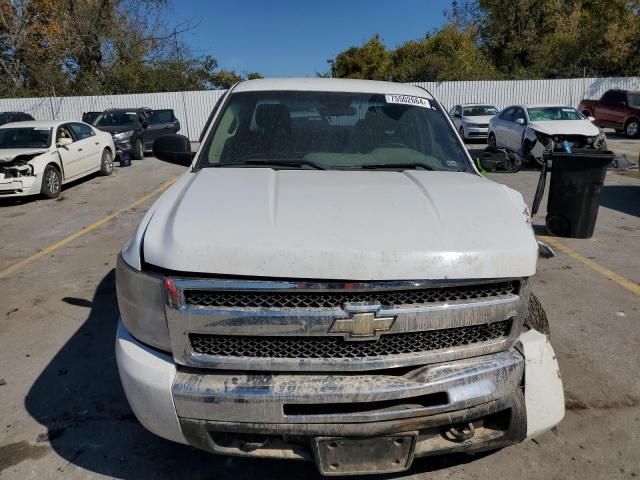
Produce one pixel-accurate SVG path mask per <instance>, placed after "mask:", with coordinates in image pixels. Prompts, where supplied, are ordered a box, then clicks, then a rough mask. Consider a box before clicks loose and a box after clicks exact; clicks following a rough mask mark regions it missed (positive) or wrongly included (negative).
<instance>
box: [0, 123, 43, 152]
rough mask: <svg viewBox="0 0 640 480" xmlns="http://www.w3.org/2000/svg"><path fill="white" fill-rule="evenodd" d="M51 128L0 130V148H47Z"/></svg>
mask: <svg viewBox="0 0 640 480" xmlns="http://www.w3.org/2000/svg"><path fill="white" fill-rule="evenodd" d="M50 144H51V128H48V127H42V128H34V127H30V128H0V148H48V147H49V145H50Z"/></svg>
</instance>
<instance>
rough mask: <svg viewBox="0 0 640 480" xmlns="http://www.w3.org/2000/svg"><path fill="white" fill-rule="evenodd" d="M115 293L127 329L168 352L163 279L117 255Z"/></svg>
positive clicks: (169, 345)
mask: <svg viewBox="0 0 640 480" xmlns="http://www.w3.org/2000/svg"><path fill="white" fill-rule="evenodd" d="M116 293H117V296H118V306H119V308H120V315H121V316H122V322H123V323H124V326H125V327H126V328H127V330H128V331H129V333H131V335H133V336H134V337H135V338H137V339H138V340H140V341H141V342H142V343H146V344H147V345H150V346H152V347H155V348H158V349H160V350H164V351H166V352H170V351H171V341H170V338H169V327H168V326H167V317H166V315H165V310H164V305H165V294H164V286H163V279H162V278H161V277H157V276H153V275H149V274H146V273H144V272H141V271H138V270H136V269H134V268H132V267H130V266H129V265H127V264H126V263H125V262H124V260H122V257H121V256H120V255H118V262H117V264H116Z"/></svg>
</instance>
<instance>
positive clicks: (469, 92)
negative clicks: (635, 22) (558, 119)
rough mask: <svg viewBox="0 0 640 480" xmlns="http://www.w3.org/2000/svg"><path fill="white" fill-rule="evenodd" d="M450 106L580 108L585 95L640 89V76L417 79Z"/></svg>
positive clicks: (594, 95) (439, 99)
mask: <svg viewBox="0 0 640 480" xmlns="http://www.w3.org/2000/svg"><path fill="white" fill-rule="evenodd" d="M416 85H420V86H421V87H423V88H426V89H427V90H429V92H431V93H432V94H433V96H434V97H436V98H437V99H438V101H440V103H442V105H443V106H445V107H446V108H447V109H449V108H451V107H453V106H454V105H456V104H458V103H471V102H486V103H491V104H493V105H495V106H496V107H498V108H499V109H502V108H504V107H506V106H508V105H513V104H523V103H558V104H562V105H571V106H573V107H577V106H578V104H579V103H580V100H582V99H583V98H594V99H597V98H600V96H601V95H602V94H603V93H604V92H605V91H607V90H609V89H611V88H621V89H625V90H640V77H611V78H571V79H562V80H486V81H475V82H418V83H416Z"/></svg>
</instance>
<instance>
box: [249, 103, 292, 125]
mask: <svg viewBox="0 0 640 480" xmlns="http://www.w3.org/2000/svg"><path fill="white" fill-rule="evenodd" d="M290 121H291V118H290V116H289V109H288V108H287V106H286V105H281V104H274V103H263V104H262V105H258V107H257V108H256V123H257V124H258V126H259V127H260V128H273V127H274V126H276V125H281V124H283V123H285V122H286V124H288V123H290Z"/></svg>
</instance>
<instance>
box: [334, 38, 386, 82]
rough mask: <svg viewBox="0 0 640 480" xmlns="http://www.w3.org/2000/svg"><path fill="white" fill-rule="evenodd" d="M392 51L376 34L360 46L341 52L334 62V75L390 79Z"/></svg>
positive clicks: (339, 76)
mask: <svg viewBox="0 0 640 480" xmlns="http://www.w3.org/2000/svg"><path fill="white" fill-rule="evenodd" d="M390 68H391V53H390V52H389V51H388V50H387V48H386V47H385V46H384V45H383V44H382V39H381V38H380V35H378V34H375V35H374V36H373V37H371V38H370V39H369V40H368V41H366V42H365V43H364V44H363V45H362V46H360V47H351V48H348V49H346V50H345V51H344V52H341V53H340V54H338V56H337V57H336V59H335V61H334V63H333V76H335V77H337V78H362V79H369V80H388V78H389V75H390V73H391V71H390Z"/></svg>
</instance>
